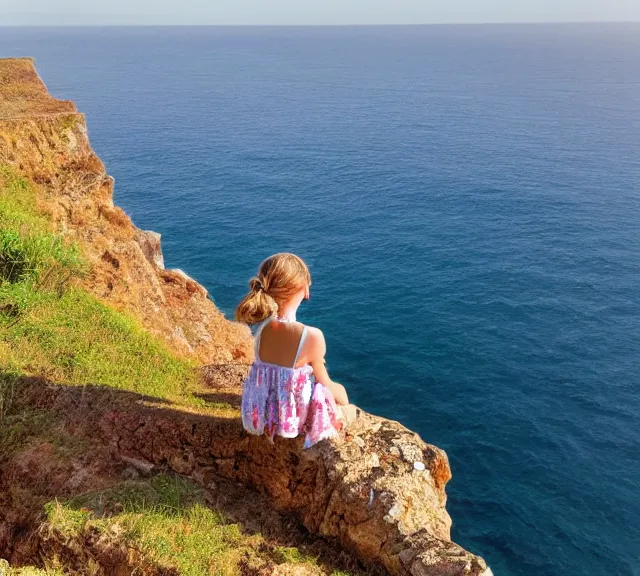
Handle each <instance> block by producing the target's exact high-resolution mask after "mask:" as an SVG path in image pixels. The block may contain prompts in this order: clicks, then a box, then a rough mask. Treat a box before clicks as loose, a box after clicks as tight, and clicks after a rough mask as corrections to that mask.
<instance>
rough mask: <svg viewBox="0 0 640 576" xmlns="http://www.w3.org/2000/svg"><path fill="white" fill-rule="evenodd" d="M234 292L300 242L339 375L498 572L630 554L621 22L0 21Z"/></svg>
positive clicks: (154, 218) (457, 529)
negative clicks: (416, 443) (442, 492)
mask: <svg viewBox="0 0 640 576" xmlns="http://www.w3.org/2000/svg"><path fill="white" fill-rule="evenodd" d="M0 55H2V56H10V55H29V56H34V57H35V58H36V60H37V65H38V70H39V72H40V74H41V75H42V77H43V78H44V80H45V81H46V83H47V84H48V86H49V88H50V90H51V92H52V93H53V94H54V95H56V96H58V97H61V98H69V99H73V100H74V101H75V102H76V104H77V106H78V108H79V109H80V110H81V111H83V112H85V113H86V115H87V122H88V126H89V132H90V137H91V142H92V144H93V146H94V148H95V150H96V151H97V153H98V154H99V155H100V157H101V158H102V159H103V160H104V161H105V163H106V165H107V169H108V171H109V173H110V174H112V175H114V176H115V179H116V201H117V203H118V204H120V205H121V206H122V207H123V208H124V209H125V210H126V211H127V212H129V213H130V214H131V215H132V217H133V219H134V221H135V222H136V223H137V224H138V226H140V227H142V228H151V229H154V230H157V231H159V232H161V233H162V235H163V238H164V251H165V257H166V260H167V264H168V266H170V267H179V268H182V269H184V270H185V271H186V272H188V273H189V274H190V275H192V276H194V277H196V278H197V279H199V280H200V281H201V282H203V283H204V284H205V285H206V286H207V288H208V289H209V290H210V292H211V294H212V297H213V298H214V300H215V301H216V303H217V304H218V305H219V306H220V307H221V308H222V309H223V310H224V311H226V312H228V313H231V312H232V310H233V308H234V306H235V304H236V303H237V301H238V300H239V299H240V297H241V296H242V295H243V293H244V291H245V289H246V287H247V281H248V279H249V277H250V276H251V275H252V274H253V273H254V272H255V270H256V268H257V266H258V264H259V262H260V261H261V260H262V259H263V258H264V257H266V256H268V255H269V254H271V253H273V252H278V251H284V250H286V251H293V252H296V253H298V254H300V255H301V256H302V257H304V258H305V259H306V260H307V261H308V262H309V264H310V267H311V271H312V275H313V286H312V289H311V300H310V302H309V303H308V304H307V305H306V307H305V308H304V310H302V311H301V319H302V320H304V321H306V322H307V323H310V324H313V325H316V326H319V327H320V328H322V329H323V330H324V333H325V335H326V339H327V341H328V357H327V359H328V364H329V368H330V372H331V373H332V375H333V377H334V378H335V379H337V380H339V381H342V382H343V383H344V384H345V385H346V386H347V389H348V390H349V393H350V395H351V399H352V400H353V401H354V402H356V403H357V404H359V405H361V406H362V407H364V408H365V409H367V410H369V411H372V412H375V413H378V414H381V415H384V416H386V417H389V418H393V419H397V420H400V421H401V422H402V423H404V424H405V425H407V426H408V427H410V428H412V429H415V430H417V431H418V432H419V433H420V434H421V435H422V437H423V438H424V439H425V440H427V441H428V442H431V443H434V444H436V445H438V446H441V447H442V448H444V449H446V451H447V453H448V454H449V458H450V460H451V467H452V469H453V480H452V481H451V482H450V484H449V487H448V493H449V506H448V507H449V511H450V513H451V516H452V517H453V522H454V523H453V537H454V539H455V540H456V541H458V542H459V543H461V544H462V545H464V546H465V547H468V548H470V549H471V550H473V551H475V552H477V553H479V554H481V555H483V556H484V557H485V558H486V559H487V561H488V562H489V564H490V565H491V566H492V568H493V570H494V572H495V574H496V576H567V575H571V576H572V575H580V576H617V575H619V576H638V575H640V24H637V25H550V26H515V25H514V26H440V27H438V26H425V27H388V28H387V27H382V28H366V27H365V28H348V27H347V28H102V29H99V28H95V29H81V28H75V29H71V28H68V29H63V28H59V29H9V28H5V29H2V28H0Z"/></svg>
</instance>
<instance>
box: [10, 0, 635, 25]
mask: <svg viewBox="0 0 640 576" xmlns="http://www.w3.org/2000/svg"><path fill="white" fill-rule="evenodd" d="M566 21H570V22H576V21H623V22H624V21H640V0H0V25H2V24H5V25H10V24H34V25H36V24H276V25H278V24H281V25H285V24H428V23H443V22H446V23H454V22H473V23H476V22H566Z"/></svg>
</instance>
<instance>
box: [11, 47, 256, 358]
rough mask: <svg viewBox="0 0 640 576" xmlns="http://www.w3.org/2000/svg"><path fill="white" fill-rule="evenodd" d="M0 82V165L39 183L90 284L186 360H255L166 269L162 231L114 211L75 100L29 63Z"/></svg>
mask: <svg viewBox="0 0 640 576" xmlns="http://www.w3.org/2000/svg"><path fill="white" fill-rule="evenodd" d="M0 79H1V82H0V164H8V165H10V166H13V167H14V168H15V169H16V170H17V171H18V172H20V173H22V174H24V175H26V176H28V177H29V178H31V179H32V180H33V181H34V182H36V183H37V185H38V186H39V190H38V202H39V203H40V205H41V208H42V209H43V210H45V211H47V212H48V213H49V214H50V215H51V219H52V221H53V222H54V223H55V225H56V226H57V228H58V230H59V231H60V232H62V233H63V234H65V235H66V236H67V237H68V238H69V239H70V240H72V241H75V242H77V243H78V244H79V245H80V246H81V248H82V253H83V255H84V256H85V258H86V259H87V260H88V263H89V267H90V273H89V274H88V275H87V276H86V277H85V278H84V279H83V280H82V284H83V286H84V287H85V288H86V289H87V290H89V291H90V292H91V293H92V294H94V295H95V296H97V297H98V298H100V299H101V300H103V301H104V302H105V303H107V304H110V305H112V306H114V307H116V308H119V309H123V310H126V311H127V312H129V313H131V314H133V315H134V316H136V317H137V318H139V319H140V320H141V322H142V323H143V325H144V326H145V328H147V329H148V330H149V331H150V332H152V333H154V334H156V335H158V336H160V337H161V338H163V339H164V340H165V342H167V344H168V345H169V346H170V347H171V348H173V349H174V350H175V351H176V352H178V353H179V354H182V355H185V356H191V357H194V358H196V359H197V360H200V361H202V362H229V361H235V360H245V361H249V360H250V359H251V356H252V350H251V339H250V334H249V331H248V329H247V328H246V327H243V326H241V325H239V324H236V323H234V322H230V321H229V320H227V319H226V318H225V317H224V316H223V315H222V314H221V313H220V312H219V310H218V309H217V308H216V306H215V305H214V304H213V302H212V301H211V300H210V299H209V298H208V295H207V291H206V290H205V289H204V288H203V287H202V286H200V285H199V284H198V283H197V282H195V281H194V280H192V279H190V278H188V277H186V276H185V275H184V274H183V273H181V272H179V271H169V270H164V269H163V268H164V263H163V258H162V252H161V250H160V239H159V235H157V234H156V233H154V232H145V231H142V230H139V229H138V228H136V227H135V226H134V225H133V223H132V222H131V220H130V219H129V217H128V216H127V215H126V214H125V213H124V212H123V211H122V210H121V209H120V208H118V207H117V206H114V205H113V179H112V178H111V177H109V176H108V175H107V174H106V172H105V168H104V165H103V164H102V162H101V161H100V159H99V158H98V157H97V156H96V155H95V153H94V152H93V150H92V149H91V146H90V144H89V139H88V136H87V129H86V124H85V119H84V116H83V115H82V114H79V113H78V112H77V111H76V109H75V106H74V105H73V103H71V102H62V101H59V100H56V99H54V98H52V97H51V96H50V95H49V94H48V93H47V91H46V88H45V86H44V84H43V83H42V81H41V80H40V78H39V77H38V75H37V74H36V72H35V69H34V67H33V62H32V61H31V60H28V59H11V60H0Z"/></svg>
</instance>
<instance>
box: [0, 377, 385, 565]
mask: <svg viewBox="0 0 640 576" xmlns="http://www.w3.org/2000/svg"><path fill="white" fill-rule="evenodd" d="M196 397H197V398H199V399H201V400H204V401H205V402H206V403H208V404H214V405H218V404H225V405H230V406H235V405H237V404H238V402H239V397H240V396H239V394H237V393H234V392H231V391H228V390H227V391H216V390H207V391H206V392H202V393H200V392H198V393H197V396H196ZM0 400H1V402H0V405H1V406H2V410H1V415H0V465H1V466H0V489H1V491H2V497H0V524H2V525H3V529H2V530H0V557H5V558H8V559H10V560H11V561H12V563H14V564H16V565H24V564H28V563H33V561H34V559H36V560H37V559H40V560H39V561H42V559H46V558H47V557H50V556H51V555H57V556H60V557H66V558H67V559H68V566H69V567H70V568H73V567H74V566H75V567H78V566H81V565H82V563H83V562H86V561H88V560H87V558H89V557H92V558H102V557H103V556H104V555H105V554H106V553H105V552H104V550H103V549H100V550H98V549H97V548H96V546H97V544H96V538H95V537H93V536H91V534H92V533H93V532H95V531H96V530H99V529H98V528H97V527H98V526H112V525H113V526H116V525H122V526H125V528H126V527H127V526H129V524H127V522H133V520H131V518H134V517H136V515H140V516H145V517H147V520H144V522H146V524H145V526H146V530H147V532H149V531H150V533H151V534H153V533H154V530H156V531H158V532H159V531H160V530H161V529H162V530H164V531H167V530H169V532H171V530H172V528H171V527H172V526H173V527H174V528H173V530H174V531H175V526H183V527H184V529H185V530H186V531H192V530H194V528H191V527H190V524H189V522H190V520H189V519H190V518H193V517H194V516H196V515H200V516H199V518H200V521H201V522H204V523H205V524H204V525H206V526H209V528H208V530H209V532H212V533H213V532H215V534H217V535H218V536H216V537H217V538H219V540H220V542H221V543H224V542H227V541H228V540H233V538H232V537H231V536H230V534H232V533H233V531H234V530H236V531H238V532H239V533H240V534H241V535H242V537H241V539H240V540H237V541H236V543H235V544H234V545H235V546H236V548H237V550H238V551H240V552H241V554H240V556H241V558H240V559H239V560H238V562H239V563H240V564H239V565H240V568H241V573H242V574H243V575H244V574H247V575H248V574H271V573H274V570H275V567H277V566H281V565H282V566H283V568H284V565H288V564H295V565H299V567H300V570H301V572H299V573H300V574H306V573H310V574H311V573H316V574H327V575H329V574H332V573H333V572H335V571H336V570H342V571H348V572H349V573H351V574H354V575H356V574H363V575H364V574H384V573H385V572H384V571H383V570H381V569H379V568H375V567H373V568H365V567H363V566H362V564H361V563H360V562H359V561H358V560H357V559H356V558H355V557H354V556H353V555H351V554H349V553H348V552H345V551H344V550H342V549H341V547H340V546H339V545H338V544H337V543H336V542H335V541H334V540H326V539H324V538H321V537H318V536H316V535H312V534H310V533H309V531H308V530H307V529H305V528H304V526H303V525H302V523H301V521H300V518H299V516H298V515H297V514H296V513H295V512H294V511H293V510H292V511H289V512H287V511H286V510H285V511H280V512H277V511H276V510H275V509H274V506H273V501H272V498H271V497H269V496H266V495H265V494H264V493H261V492H259V491H258V490H256V489H254V488H252V487H251V484H252V480H251V478H249V477H248V473H247V471H246V470H243V469H242V465H241V464H240V463H239V462H240V461H241V460H243V459H252V458H254V457H256V456H257V453H256V450H257V451H263V452H264V457H265V458H267V459H269V454H273V453H274V450H276V451H279V452H280V453H282V454H283V455H284V456H282V457H281V458H280V460H282V458H284V461H286V462H291V463H293V460H292V458H293V459H294V460H295V457H294V456H293V455H295V454H296V453H297V452H298V451H299V442H297V441H296V440H289V441H286V440H285V441H282V442H278V443H277V444H278V446H275V445H274V444H272V443H270V442H268V441H267V440H265V439H263V438H257V437H251V438H249V437H248V436H247V435H246V434H245V433H244V431H243V430H242V426H241V423H240V420H239V414H237V413H233V412H230V411H229V410H227V409H225V410H223V412H222V413H221V414H215V413H203V412H202V408H194V407H192V406H189V405H186V406H185V405H179V404H174V403H172V402H171V401H169V400H167V399H165V398H158V397H153V396H148V395H141V394H137V393H134V392H130V391H124V390H116V389H113V388H106V387H103V386H99V385H95V384H87V385H84V386H67V385H61V384H56V383H54V382H51V381H48V380H46V379H41V378H22V377H15V376H13V375H10V374H7V373H0ZM197 406H200V405H199V403H198V404H197ZM249 444H250V446H248V445H249ZM261 446H262V448H261ZM264 472H265V473H266V474H269V473H270V471H269V469H268V468H265V469H264ZM258 483H260V480H259V479H258ZM18 492H19V493H18ZM78 518H81V519H82V520H81V523H82V526H83V528H82V530H81V531H79V532H77V534H76V536H77V538H76V539H78V542H76V544H74V545H73V546H71V548H69V546H68V545H67V544H64V542H67V540H65V538H67V536H64V537H62V536H61V535H60V534H61V532H60V530H61V529H62V528H64V527H65V526H67V525H68V524H69V523H76V524H77V522H79V520H78ZM203 518H204V520H203ZM150 519H155V520H154V521H155V522H156V524H155V525H153V522H151V520H150ZM140 522H143V520H140ZM149 522H151V524H149ZM207 522H208V523H209V524H207ZM76 524H74V525H76ZM43 526H48V528H47V529H46V530H45V529H43ZM51 526H53V529H52V528H51ZM154 526H155V527H154ZM61 527H62V528H61ZM129 527H130V526H129ZM100 529H101V528H100ZM119 529H120V528H119ZM114 530H115V529H114ZM179 530H182V528H178V531H179ZM125 532H126V530H125ZM43 535H46V537H44V536H43ZM94 536H95V534H94ZM185 538H186V536H185ZM63 544H64V545H63ZM174 545H175V546H178V545H177V544H175V543H174ZM105 546H107V547H108V548H109V550H110V552H109V554H106V556H105V558H107V559H106V560H105V562H106V563H107V564H108V563H109V562H111V563H113V562H114V558H115V557H117V558H128V557H129V556H127V554H128V553H127V554H125V553H124V552H123V547H125V548H126V546H125V542H124V541H122V540H121V539H118V538H111V539H110V540H109V539H107V540H106V541H105ZM220 546H222V548H221V549H226V548H225V546H227V547H229V545H228V544H225V545H224V546H223V545H222V544H220ZM61 547H62V548H64V549H62V548H61ZM114 550H116V552H117V553H116V552H114ZM101 555H102V556H101ZM114 555H115V556H114ZM231 556H233V555H231ZM231 556H229V557H231ZM220 561H222V560H220ZM123 562H124V561H123ZM127 562H128V561H127ZM144 562H146V560H144V561H143V559H142V558H139V559H138V560H136V561H135V562H134V564H135V566H133V568H132V569H135V568H136V567H137V568H140V566H142V565H143V564H144ZM234 562H235V560H234ZM107 564H105V565H104V566H107ZM120 564H121V565H124V564H122V562H120ZM125 564H126V563H125ZM129 564H130V563H129ZM129 564H127V566H129ZM307 564H308V565H309V566H315V568H313V570H315V572H313V570H312V571H311V572H307V571H305V570H307V568H308V566H307V568H305V566H306V565H307ZM103 568H104V567H103ZM309 569H310V570H311V568H309ZM108 572H109V570H108V569H107V568H104V571H103V573H108ZM151 573H154V570H151Z"/></svg>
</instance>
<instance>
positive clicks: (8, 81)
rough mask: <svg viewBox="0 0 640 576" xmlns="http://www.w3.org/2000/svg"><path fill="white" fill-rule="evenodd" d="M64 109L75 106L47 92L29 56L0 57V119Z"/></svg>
mask: <svg viewBox="0 0 640 576" xmlns="http://www.w3.org/2000/svg"><path fill="white" fill-rule="evenodd" d="M64 112H67V113H69V112H76V107H75V106H74V104H73V102H71V101H65V100H57V99H55V98H52V97H51V96H50V95H49V93H48V92H47V89H46V87H45V85H44V83H43V82H42V80H41V79H40V76H38V74H37V72H36V70H35V67H34V64H33V60H32V59H31V58H6V59H0V118H19V117H21V116H27V115H29V116H33V115H38V114H59V113H64Z"/></svg>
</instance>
